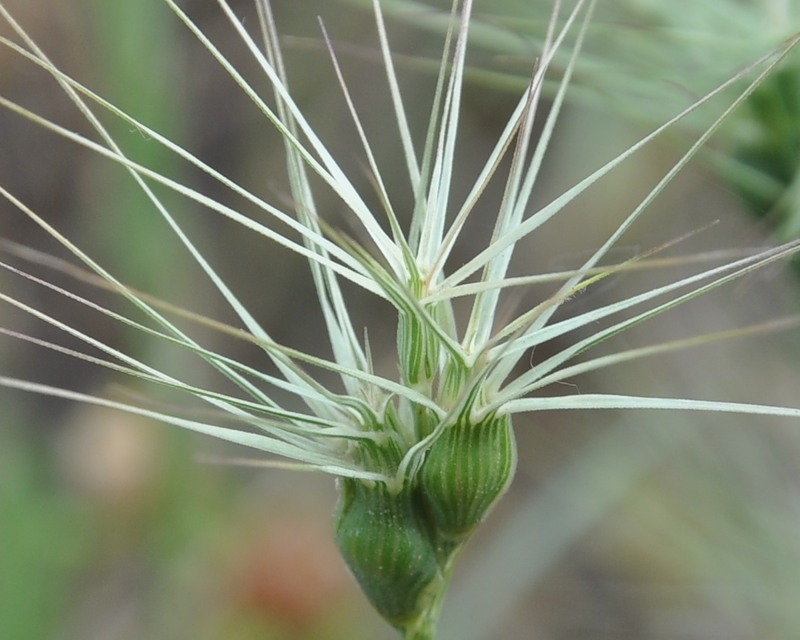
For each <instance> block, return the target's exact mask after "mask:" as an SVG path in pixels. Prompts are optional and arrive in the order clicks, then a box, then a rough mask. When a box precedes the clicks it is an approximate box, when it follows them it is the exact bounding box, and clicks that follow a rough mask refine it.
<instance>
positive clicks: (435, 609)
mask: <svg viewBox="0 0 800 640" xmlns="http://www.w3.org/2000/svg"><path fill="white" fill-rule="evenodd" d="M463 547H464V544H463V543H461V544H458V545H456V546H455V547H454V548H453V549H452V550H451V551H450V552H449V553H448V555H447V560H446V561H445V562H444V568H443V571H442V580H441V581H438V582H436V583H435V585H433V588H435V592H433V593H430V594H429V595H428V606H427V607H426V608H425V609H424V610H423V611H422V612H421V613H420V615H419V616H418V617H417V618H415V619H414V620H413V621H412V622H409V623H408V624H407V625H405V626H404V627H403V628H402V629H401V632H402V634H403V640H436V628H437V626H438V624H439V617H440V616H441V613H442V605H443V604H444V597H445V594H446V593H447V589H448V588H449V587H450V580H451V579H452V577H453V568H454V567H455V560H456V558H457V557H458V556H459V554H460V552H461V550H462V549H463Z"/></svg>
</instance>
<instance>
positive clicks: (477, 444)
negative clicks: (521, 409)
mask: <svg viewBox="0 0 800 640" xmlns="http://www.w3.org/2000/svg"><path fill="white" fill-rule="evenodd" d="M516 465H517V447H516V442H515V440H514V433H513V430H512V427H511V419H510V418H509V417H508V416H503V417H500V418H498V417H495V416H492V417H489V418H487V419H485V420H483V421H482V422H480V423H477V424H472V423H470V422H469V421H468V420H467V419H466V418H463V419H460V420H459V421H458V422H456V423H455V424H454V425H452V426H451V427H448V428H447V429H446V430H445V431H444V432H443V433H442V435H441V436H440V437H439V438H438V439H437V440H436V442H434V444H433V446H432V447H431V449H430V451H429V452H428V456H427V458H426V459H425V463H424V464H423V466H422V471H421V475H420V490H421V493H422V495H423V496H424V499H425V502H426V506H427V508H428V510H429V513H430V519H431V521H432V523H433V524H434V527H435V529H436V532H437V536H438V537H439V540H440V543H441V545H442V547H443V548H444V549H445V550H447V549H448V548H452V547H454V546H457V545H458V544H460V543H461V542H463V541H465V540H466V538H467V537H468V536H469V534H470V533H472V531H473V530H474V529H475V527H477V525H478V524H479V523H480V522H481V521H482V520H483V519H484V518H485V517H486V515H487V514H488V513H489V511H490V510H491V508H492V506H494V504H495V503H496V502H497V500H498V499H499V498H500V497H501V496H502V495H503V493H505V490H506V489H507V487H508V485H509V484H510V482H511V480H512V478H513V476H514V471H515V469H516Z"/></svg>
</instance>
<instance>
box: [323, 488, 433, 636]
mask: <svg viewBox="0 0 800 640" xmlns="http://www.w3.org/2000/svg"><path fill="white" fill-rule="evenodd" d="M340 489H341V495H340V501H339V507H338V509H337V513H336V523H335V524H336V532H335V534H336V541H337V543H338V545H339V549H340V550H341V552H342V555H343V556H344V559H345V561H346V562H347V565H348V566H349V567H350V571H351V572H352V573H353V575H354V576H355V578H356V580H358V583H359V584H360V585H361V588H362V589H363V591H364V593H365V594H366V596H367V597H368V598H369V600H370V602H372V604H373V606H374V607H375V608H376V609H377V610H378V611H379V612H380V614H381V615H382V616H383V617H384V618H385V619H386V620H387V621H388V622H390V623H391V624H393V625H394V626H396V627H398V628H403V627H405V626H406V625H408V624H409V623H411V622H413V621H414V620H415V619H417V618H418V617H420V616H421V615H423V614H424V612H425V611H426V610H427V608H428V605H429V604H430V602H429V600H430V597H433V596H435V594H437V593H438V592H439V591H440V590H441V584H440V583H441V582H442V580H443V577H442V575H441V572H440V570H439V566H438V565H437V558H436V553H435V549H434V546H433V542H432V537H431V534H430V531H429V529H428V527H427V526H426V524H425V523H424V522H423V520H422V518H421V517H420V513H421V511H420V509H419V505H418V503H417V500H416V499H415V498H414V496H413V495H412V493H411V492H410V491H407V490H403V491H401V492H400V493H399V494H397V495H393V494H391V493H390V492H389V491H388V489H387V487H386V485H385V484H382V483H371V484H370V483H365V482H361V481H358V480H351V479H347V478H345V479H342V480H341V486H340ZM429 596H430V597H429Z"/></svg>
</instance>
